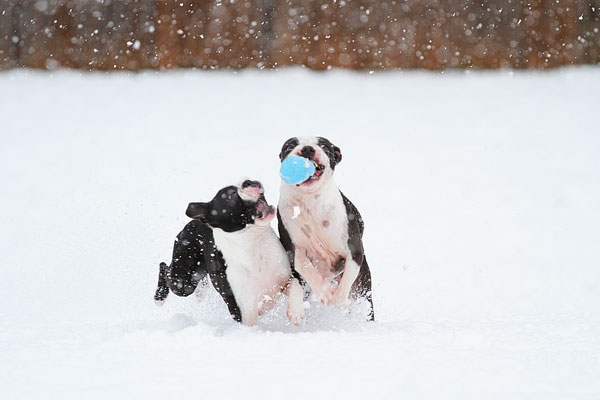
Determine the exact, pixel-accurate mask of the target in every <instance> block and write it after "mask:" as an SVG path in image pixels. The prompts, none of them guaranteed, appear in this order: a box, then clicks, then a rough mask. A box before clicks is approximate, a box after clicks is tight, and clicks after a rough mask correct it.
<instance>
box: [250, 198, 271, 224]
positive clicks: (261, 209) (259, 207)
mask: <svg viewBox="0 0 600 400" xmlns="http://www.w3.org/2000/svg"><path fill="white" fill-rule="evenodd" d="M254 209H255V210H256V218H257V219H259V220H263V219H266V218H269V217H271V216H273V215H274V214H275V207H273V206H270V205H269V203H267V199H265V195H264V194H261V196H260V197H259V198H258V201H257V202H256V205H255V206H254Z"/></svg>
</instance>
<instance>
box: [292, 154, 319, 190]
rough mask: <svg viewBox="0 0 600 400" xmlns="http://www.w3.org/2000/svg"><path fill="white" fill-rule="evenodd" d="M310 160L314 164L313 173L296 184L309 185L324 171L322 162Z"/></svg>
mask: <svg viewBox="0 0 600 400" xmlns="http://www.w3.org/2000/svg"><path fill="white" fill-rule="evenodd" d="M311 161H312V162H313V164H314V165H315V173H314V174H313V175H312V176H311V177H310V178H308V179H307V180H305V181H304V182H302V183H299V184H298V185H297V186H310V185H312V184H313V183H315V182H317V181H318V180H319V179H320V178H321V175H323V172H325V166H324V165H323V164H321V163H319V162H318V161H316V160H311Z"/></svg>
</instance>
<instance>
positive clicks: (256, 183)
mask: <svg viewBox="0 0 600 400" xmlns="http://www.w3.org/2000/svg"><path fill="white" fill-rule="evenodd" d="M249 187H253V188H258V189H260V188H261V187H262V184H261V183H260V182H259V181H251V180H248V179H246V180H245V181H244V183H242V189H246V188H249Z"/></svg>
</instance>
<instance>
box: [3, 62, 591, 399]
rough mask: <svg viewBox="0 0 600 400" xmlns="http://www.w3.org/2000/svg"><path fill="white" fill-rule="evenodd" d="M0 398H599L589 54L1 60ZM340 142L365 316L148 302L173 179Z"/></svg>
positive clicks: (210, 184) (189, 194)
mask: <svg viewBox="0 0 600 400" xmlns="http://www.w3.org/2000/svg"><path fill="white" fill-rule="evenodd" d="M0 93H1V95H0V114H1V116H2V118H1V119H0V131H1V136H0V138H1V146H0V181H1V187H2V195H1V196H0V206H1V210H2V211H1V212H0V255H1V265H2V269H1V278H2V280H1V287H2V295H3V296H2V302H1V303H0V397H1V398H2V399H107V398H114V399H131V398H143V399H170V398H179V397H181V398H184V397H185V398H232V399H255V398H257V399H258V398H260V399H271V398H277V399H295V398H302V399H309V398H315V399H321V398H336V399H337V398H340V399H341V398H346V399H350V398H352V399H354V398H357V399H358V398H361V399H365V398H372V399H383V398H390V399H511V400H513V399H544V400H547V399H598V398H600V251H599V245H600V228H599V226H600V165H599V159H600V125H599V123H598V118H599V112H600V68H598V67H584V68H569V69H563V70H558V71H552V72H545V73H531V72H519V73H513V72H508V71H499V72H477V73H475V72H473V73H464V72H448V73H445V74H439V73H436V74H434V73H427V72H403V73H393V72H390V73H376V74H372V75H367V74H357V73H351V72H342V71H333V72H328V73H314V72H308V71H306V70H302V69H290V70H284V71H276V72H275V71H274V72H258V71H254V72H250V71H249V72H242V73H232V72H195V71H185V72H184V71H179V72H170V73H141V74H125V73H110V74H102V73H94V74H89V73H85V74H81V73H78V72H72V71H71V72H69V71H63V72H53V73H51V74H50V73H43V72H32V71H13V72H4V73H1V74H0ZM296 135H302V136H312V135H320V136H325V137H327V138H329V139H331V140H332V141H333V142H334V143H335V144H337V145H338V146H340V147H341V149H342V153H343V161H342V163H341V164H340V165H339V166H338V168H337V169H336V175H335V176H336V181H337V183H338V185H339V186H340V188H341V189H342V190H343V191H344V193H345V194H346V195H347V196H348V197H349V198H350V199H351V200H352V201H353V202H354V203H355V204H356V205H357V207H358V209H359V210H360V211H361V213H362V215H363V217H364V220H365V224H366V231H365V236H364V246H365V249H366V255H367V257H368V259H369V263H370V265H371V270H372V274H373V282H374V295H373V297H374V301H375V307H376V317H377V322H375V323H367V322H362V321H360V320H358V319H356V318H354V317H352V316H349V315H347V313H345V312H344V311H343V310H339V309H334V308H329V307H324V306H320V305H316V304H311V308H310V309H309V310H308V319H307V321H306V323H305V324H304V325H303V326H300V327H295V326H292V325H290V324H289V323H288V321H287V320H286V317H285V313H284V307H283V305H282V304H280V305H279V306H278V307H277V308H276V309H275V310H274V311H273V312H271V313H269V314H268V315H266V316H264V317H263V318H262V319H261V320H260V322H259V325H258V326H257V327H254V328H248V327H244V326H240V325H238V324H236V323H234V322H233V321H232V320H231V318H230V317H229V315H228V313H227V311H226V308H225V306H224V304H223V302H222V300H221V299H220V298H219V297H218V295H217V294H216V293H215V292H214V291H211V290H208V291H206V293H205V295H204V299H202V300H201V301H199V300H198V299H197V298H196V296H190V297H188V298H177V297H176V296H174V295H171V296H170V297H169V298H168V299H167V301H166V303H165V305H164V306H163V307H162V308H157V307H156V306H155V305H154V303H153V300H152V296H153V293H154V290H155V288H156V281H157V275H158V263H159V262H160V261H167V262H169V261H170V256H171V251H172V243H173V239H174V237H175V235H176V234H177V233H178V232H179V231H180V230H181V229H182V228H183V226H184V225H185V224H186V222H187V221H188V219H187V218H186V216H185V214H184V211H185V208H186V206H187V203H188V202H190V201H206V200H209V199H210V198H212V196H213V195H214V194H215V193H216V191H217V190H218V189H219V188H221V187H223V186H225V185H227V184H230V183H232V182H235V181H236V180H238V179H239V178H240V177H244V176H248V177H251V178H254V179H259V180H261V181H262V182H263V183H264V184H265V186H266V195H267V199H268V200H269V202H270V203H272V204H276V203H277V199H278V193H279V183H280V180H279V177H278V168H279V159H278V154H279V150H280V147H281V145H282V143H283V142H284V141H285V140H286V139H287V138H288V137H291V136H296Z"/></svg>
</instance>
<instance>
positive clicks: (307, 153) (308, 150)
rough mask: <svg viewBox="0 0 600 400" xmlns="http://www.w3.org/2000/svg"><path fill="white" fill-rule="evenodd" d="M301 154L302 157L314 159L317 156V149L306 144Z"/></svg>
mask: <svg viewBox="0 0 600 400" xmlns="http://www.w3.org/2000/svg"><path fill="white" fill-rule="evenodd" d="M300 154H301V155H302V157H305V158H308V159H309V160H312V159H313V158H314V156H315V149H314V148H313V147H312V146H304V147H303V148H302V150H300Z"/></svg>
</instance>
